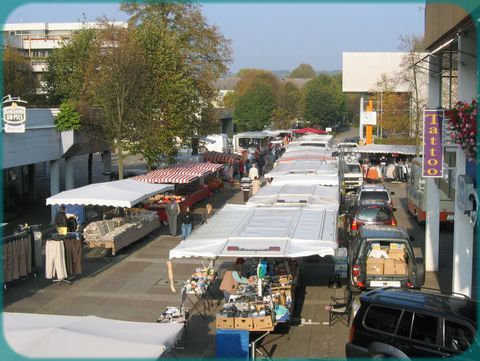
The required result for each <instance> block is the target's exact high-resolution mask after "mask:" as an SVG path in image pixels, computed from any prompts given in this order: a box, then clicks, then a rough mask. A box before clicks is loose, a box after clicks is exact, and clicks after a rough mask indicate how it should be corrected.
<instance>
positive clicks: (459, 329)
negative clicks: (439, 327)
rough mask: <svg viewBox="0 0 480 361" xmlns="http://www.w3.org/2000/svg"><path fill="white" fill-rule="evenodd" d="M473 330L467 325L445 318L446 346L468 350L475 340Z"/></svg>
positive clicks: (456, 349) (458, 349) (457, 349)
mask: <svg viewBox="0 0 480 361" xmlns="http://www.w3.org/2000/svg"><path fill="white" fill-rule="evenodd" d="M473 337H474V335H473V332H472V330H471V329H470V328H468V327H467V326H465V325H460V324H458V323H456V322H452V321H447V320H445V347H446V348H449V349H452V350H455V351H462V352H463V351H466V350H468V349H469V348H470V346H471V345H472V342H473Z"/></svg>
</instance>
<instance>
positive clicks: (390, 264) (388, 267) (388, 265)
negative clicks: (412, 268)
mask: <svg viewBox="0 0 480 361" xmlns="http://www.w3.org/2000/svg"><path fill="white" fill-rule="evenodd" d="M383 273H384V274H386V275H394V274H395V260H394V259H391V258H387V259H385V262H384V265H383Z"/></svg>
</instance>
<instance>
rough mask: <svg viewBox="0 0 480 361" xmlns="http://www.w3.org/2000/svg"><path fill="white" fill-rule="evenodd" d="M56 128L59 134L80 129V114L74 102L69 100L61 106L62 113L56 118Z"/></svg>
mask: <svg viewBox="0 0 480 361" xmlns="http://www.w3.org/2000/svg"><path fill="white" fill-rule="evenodd" d="M55 127H56V128H57V130H58V131H59V132H63V131H66V130H78V129H80V113H79V112H78V111H77V109H76V105H75V102H74V101H72V100H68V101H65V102H63V103H62V104H61V105H60V111H59V113H58V114H57V117H56V118H55Z"/></svg>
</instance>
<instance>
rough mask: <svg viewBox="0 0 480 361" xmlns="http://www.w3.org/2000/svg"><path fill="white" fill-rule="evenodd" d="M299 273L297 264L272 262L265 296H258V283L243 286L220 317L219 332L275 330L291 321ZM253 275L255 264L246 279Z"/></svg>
mask: <svg viewBox="0 0 480 361" xmlns="http://www.w3.org/2000/svg"><path fill="white" fill-rule="evenodd" d="M298 272H299V268H298V266H297V264H296V262H295V261H292V260H289V261H286V260H269V264H268V265H267V275H266V277H265V278H264V279H263V280H262V296H259V295H258V280H257V281H253V282H252V283H249V284H240V285H239V286H238V288H237V290H236V294H235V295H233V296H231V298H230V302H228V303H225V304H224V305H223V308H222V309H221V310H220V312H219V313H218V314H217V317H216V327H217V329H241V330H247V331H273V329H274V328H275V326H276V325H277V324H278V323H288V322H290V319H291V315H292V313H293V309H294V306H295V300H294V296H295V284H296V280H297V278H298ZM253 274H255V266H254V265H251V266H250V270H249V271H247V272H246V276H248V275H253ZM254 278H255V276H254Z"/></svg>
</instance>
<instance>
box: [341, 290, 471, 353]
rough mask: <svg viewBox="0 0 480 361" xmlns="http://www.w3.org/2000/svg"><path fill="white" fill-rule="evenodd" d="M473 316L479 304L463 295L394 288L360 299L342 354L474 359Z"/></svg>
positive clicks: (364, 295)
mask: <svg viewBox="0 0 480 361" xmlns="http://www.w3.org/2000/svg"><path fill="white" fill-rule="evenodd" d="M476 316H477V302H476V301H474V300H471V299H469V298H468V297H466V296H462V297H458V296H456V295H444V294H439V293H432V292H431V291H421V292H420V291H417V290H402V289H395V288H383V289H378V290H374V291H370V292H368V293H365V294H363V295H362V296H360V307H359V309H358V311H357V313H356V315H355V317H354V319H353V322H352V326H351V330H350V340H349V342H348V343H347V344H346V346H345V349H346V355H347V358H354V357H362V358H365V357H392V358H406V357H408V358H416V357H425V358H427V357H428V358H446V357H453V356H458V357H459V359H461V360H462V359H463V360H476V359H477V357H478V355H476V354H475V349H478V346H479V342H478V339H477V336H478V335H477V332H476V326H477V319H476ZM473 345H475V346H476V347H474V348H473V349H472V346H473Z"/></svg>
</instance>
